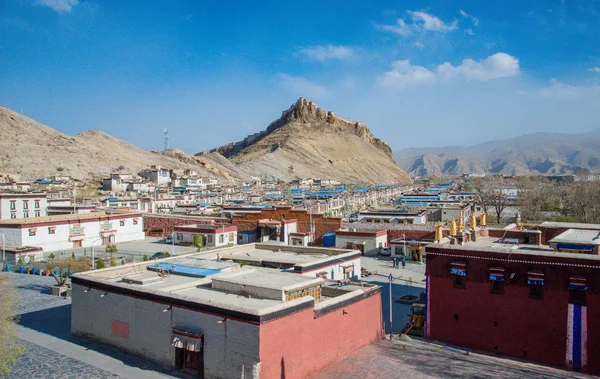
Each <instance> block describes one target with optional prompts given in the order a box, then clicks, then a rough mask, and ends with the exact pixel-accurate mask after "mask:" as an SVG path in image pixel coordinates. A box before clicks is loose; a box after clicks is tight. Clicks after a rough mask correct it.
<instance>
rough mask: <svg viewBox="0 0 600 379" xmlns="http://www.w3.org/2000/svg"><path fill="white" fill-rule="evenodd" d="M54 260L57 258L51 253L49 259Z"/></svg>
mask: <svg viewBox="0 0 600 379" xmlns="http://www.w3.org/2000/svg"><path fill="white" fill-rule="evenodd" d="M54 258H56V255H54V254H53V253H50V255H48V259H50V260H54Z"/></svg>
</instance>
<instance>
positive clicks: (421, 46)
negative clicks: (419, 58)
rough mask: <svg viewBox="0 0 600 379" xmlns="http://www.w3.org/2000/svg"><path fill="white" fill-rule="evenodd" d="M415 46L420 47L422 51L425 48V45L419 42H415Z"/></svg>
mask: <svg viewBox="0 0 600 379" xmlns="http://www.w3.org/2000/svg"><path fill="white" fill-rule="evenodd" d="M415 46H416V47H418V48H419V49H422V48H424V47H425V44H424V43H423V42H421V41H417V42H415Z"/></svg>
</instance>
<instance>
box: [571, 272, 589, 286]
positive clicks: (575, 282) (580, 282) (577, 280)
mask: <svg viewBox="0 0 600 379" xmlns="http://www.w3.org/2000/svg"><path fill="white" fill-rule="evenodd" d="M569 289H570V290H586V289H587V282H586V279H585V277H584V276H578V275H573V276H569Z"/></svg>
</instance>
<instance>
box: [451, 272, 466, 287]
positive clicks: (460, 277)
mask: <svg viewBox="0 0 600 379" xmlns="http://www.w3.org/2000/svg"><path fill="white" fill-rule="evenodd" d="M452 276H454V278H453V280H452V283H453V286H454V288H456V289H460V290H466V289H467V277H466V276H463V275H456V274H452ZM461 282H462V283H461Z"/></svg>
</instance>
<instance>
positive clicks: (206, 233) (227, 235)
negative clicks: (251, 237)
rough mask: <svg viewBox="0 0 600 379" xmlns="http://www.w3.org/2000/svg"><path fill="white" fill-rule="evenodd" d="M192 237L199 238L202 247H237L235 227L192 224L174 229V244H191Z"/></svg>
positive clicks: (192, 241)
mask: <svg viewBox="0 0 600 379" xmlns="http://www.w3.org/2000/svg"><path fill="white" fill-rule="evenodd" d="M194 236H200V237H201V244H202V247H208V248H213V247H222V246H228V245H237V226H231V225H209V224H192V225H181V226H176V227H175V242H176V243H178V244H190V245H191V244H193V243H194Z"/></svg>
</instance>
